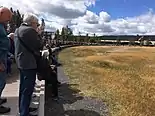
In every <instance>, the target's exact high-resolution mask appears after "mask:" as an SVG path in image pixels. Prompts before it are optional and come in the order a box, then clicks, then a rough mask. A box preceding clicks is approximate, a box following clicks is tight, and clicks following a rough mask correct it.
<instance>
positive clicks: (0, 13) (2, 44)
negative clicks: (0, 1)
mask: <svg viewBox="0 0 155 116" xmlns="http://www.w3.org/2000/svg"><path fill="white" fill-rule="evenodd" d="M11 18H12V13H11V11H10V10H9V9H8V8H6V7H0V114H4V113H8V112H10V110H11V109H10V108H8V107H4V106H2V104H3V103H5V102H7V99H5V98H4V99H3V98H1V95H2V92H3V89H4V88H5V85H6V76H7V74H6V67H7V54H8V52H9V39H8V37H7V32H6V25H7V23H8V21H10V20H11Z"/></svg>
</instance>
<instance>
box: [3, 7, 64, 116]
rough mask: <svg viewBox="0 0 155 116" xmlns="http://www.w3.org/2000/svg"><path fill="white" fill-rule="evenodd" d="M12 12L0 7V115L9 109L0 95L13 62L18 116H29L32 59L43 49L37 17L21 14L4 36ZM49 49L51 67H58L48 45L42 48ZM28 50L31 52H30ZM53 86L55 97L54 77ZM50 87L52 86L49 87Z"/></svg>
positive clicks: (34, 62) (33, 77) (33, 73)
mask: <svg viewBox="0 0 155 116" xmlns="http://www.w3.org/2000/svg"><path fill="white" fill-rule="evenodd" d="M11 18H12V13H11V11H10V10H9V9H8V8H6V7H0V114H4V113H8V112H10V111H11V109H10V108H9V107H4V106H3V104H4V103H6V102H7V99H6V98H2V97H1V94H2V92H3V90H4V89H5V85H6V77H7V76H11V73H12V70H11V65H12V63H14V62H15V63H16V65H17V67H18V70H19V77H20V84H19V101H18V102H19V104H18V106H19V116H33V115H32V114H31V112H32V111H35V110H37V109H36V108H31V107H30V103H31V98H32V93H33V91H34V87H35V81H36V75H37V68H38V65H37V60H36V58H35V56H34V55H33V53H34V54H36V55H38V56H41V52H40V51H41V50H42V49H43V47H44V44H43V43H44V42H42V37H41V36H40V34H41V30H40V28H39V26H40V24H39V20H38V18H37V17H36V16H35V15H33V14H31V13H27V14H24V18H23V23H22V24H21V26H20V27H19V28H17V29H16V31H15V32H14V33H7V23H8V22H9V21H10V20H11ZM46 48H47V49H48V50H49V57H50V59H52V62H53V63H54V65H56V66H59V65H60V64H59V63H58V62H57V60H56V59H55V56H54V55H52V52H51V51H50V50H51V46H49V45H46ZM28 49H30V50H31V51H32V52H33V53H32V52H30V50H28ZM55 80H56V82H57V85H55V86H53V90H56V91H55V93H54V92H53V97H54V98H57V97H58V89H57V88H58V86H59V85H60V84H61V83H60V82H58V80H57V77H56V78H55ZM53 85H54V84H53Z"/></svg>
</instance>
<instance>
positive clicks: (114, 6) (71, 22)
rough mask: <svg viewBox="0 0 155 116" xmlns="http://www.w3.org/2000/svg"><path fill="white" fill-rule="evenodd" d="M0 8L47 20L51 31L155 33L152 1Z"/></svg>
mask: <svg viewBox="0 0 155 116" xmlns="http://www.w3.org/2000/svg"><path fill="white" fill-rule="evenodd" d="M0 5H2V6H6V7H13V9H19V10H20V12H22V13H23V14H25V13H27V12H30V13H33V14H35V15H36V16H38V18H39V19H41V18H44V19H45V23H46V30H48V31H55V30H56V29H60V30H61V28H62V27H63V26H66V25H68V26H69V27H70V28H71V29H72V30H73V34H75V35H77V34H79V32H80V33H81V34H82V35H86V34H87V33H88V34H89V35H93V34H94V33H95V34H96V35H137V34H139V35H144V34H147V35H154V34H155V12H154V10H155V1H153V0H13V1H12V0H0Z"/></svg>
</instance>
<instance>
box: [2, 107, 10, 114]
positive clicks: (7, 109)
mask: <svg viewBox="0 0 155 116" xmlns="http://www.w3.org/2000/svg"><path fill="white" fill-rule="evenodd" d="M10 111H11V108H8V107H4V106H0V114H5V113H9V112H10Z"/></svg>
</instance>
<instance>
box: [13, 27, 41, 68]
mask: <svg viewBox="0 0 155 116" xmlns="http://www.w3.org/2000/svg"><path fill="white" fill-rule="evenodd" d="M18 32H19V36H20V38H21V39H22V40H23V42H24V43H25V44H26V46H27V47H29V48H30V49H31V50H33V51H34V52H35V53H36V54H40V48H41V42H40V40H39V37H38V34H37V32H36V31H35V30H34V29H33V28H32V27H30V26H27V25H26V24H22V25H21V26H20V27H19V28H18V29H16V31H15V38H14V43H15V59H16V62H17V66H18V68H19V69H36V68H37V64H36V59H35V58H34V56H33V54H32V53H31V52H29V51H28V50H27V49H26V48H25V47H24V46H23V45H22V44H21V43H20V41H19V38H18V36H17V33H18Z"/></svg>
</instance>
